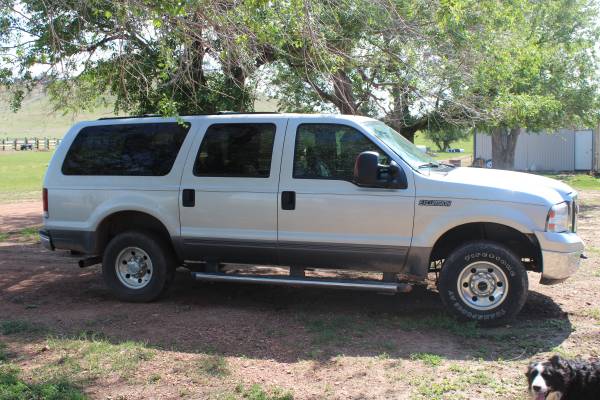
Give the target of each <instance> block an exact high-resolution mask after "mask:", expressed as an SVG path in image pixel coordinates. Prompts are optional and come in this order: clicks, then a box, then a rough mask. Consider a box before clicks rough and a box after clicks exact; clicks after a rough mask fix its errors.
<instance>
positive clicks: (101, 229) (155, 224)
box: [96, 211, 172, 255]
mask: <svg viewBox="0 0 600 400" xmlns="http://www.w3.org/2000/svg"><path fill="white" fill-rule="evenodd" d="M129 230H141V231H150V232H153V233H154V234H156V235H159V236H160V237H161V238H164V239H165V243H169V245H171V246H172V243H171V235H170V234H169V231H168V230H167V228H165V226H164V225H163V223H162V222H160V221H159V220H158V219H157V218H156V217H153V216H152V215H150V214H146V213H144V212H140V211H119V212H116V213H114V214H111V215H109V216H108V217H106V218H104V220H102V222H101V223H100V225H98V229H97V230H96V234H97V242H96V251H97V254H100V255H101V254H102V253H103V252H104V248H105V247H106V245H107V244H108V242H110V240H111V239H112V238H113V237H115V236H116V235H118V234H119V233H121V232H125V231H129Z"/></svg>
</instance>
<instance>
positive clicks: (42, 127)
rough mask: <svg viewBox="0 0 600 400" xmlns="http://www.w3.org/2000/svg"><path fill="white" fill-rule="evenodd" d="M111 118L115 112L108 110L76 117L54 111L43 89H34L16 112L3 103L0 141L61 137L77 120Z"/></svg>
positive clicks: (0, 111) (0, 104) (104, 109)
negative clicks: (16, 138)
mask: <svg viewBox="0 0 600 400" xmlns="http://www.w3.org/2000/svg"><path fill="white" fill-rule="evenodd" d="M111 115H113V112H112V109H111V108H108V107H104V108H99V109H97V110H93V111H89V112H80V113H77V114H71V113H70V114H64V113H62V112H53V106H52V105H51V104H50V101H49V98H48V96H46V95H45V93H44V92H43V91H41V90H34V91H33V92H32V93H31V95H29V96H27V97H26V98H25V99H24V101H23V106H22V107H21V109H20V110H19V111H17V112H16V113H15V112H13V111H12V110H10V108H9V106H8V104H7V103H6V102H2V103H0V138H15V137H18V138H24V137H28V138H33V137H38V138H43V137H50V138H62V137H63V135H64V134H65V133H66V132H67V130H68V129H69V127H70V126H71V125H73V124H74V123H75V122H77V121H85V120H92V119H97V118H99V117H102V116H111Z"/></svg>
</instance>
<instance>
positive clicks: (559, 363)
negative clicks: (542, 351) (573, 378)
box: [550, 355, 567, 368]
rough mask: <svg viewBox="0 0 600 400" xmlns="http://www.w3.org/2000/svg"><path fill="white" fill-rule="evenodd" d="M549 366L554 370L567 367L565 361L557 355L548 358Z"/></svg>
mask: <svg viewBox="0 0 600 400" xmlns="http://www.w3.org/2000/svg"><path fill="white" fill-rule="evenodd" d="M550 364H552V366H553V367H556V368H565V367H567V361H566V360H565V359H564V358H562V357H561V356H559V355H555V356H552V358H550Z"/></svg>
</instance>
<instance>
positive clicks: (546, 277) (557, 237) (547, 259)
mask: <svg viewBox="0 0 600 400" xmlns="http://www.w3.org/2000/svg"><path fill="white" fill-rule="evenodd" d="M536 237H537V239H538V242H539V243H540V247H541V248H542V265H543V267H542V279H541V281H540V283H542V284H545V285H551V284H554V283H559V282H562V281H564V280H565V279H567V278H569V277H570V276H572V275H573V274H575V272H577V269H578V268H579V264H580V262H581V255H582V254H583V249H584V245H583V241H582V240H581V238H580V237H579V236H577V234H576V233H573V232H565V233H553V232H536Z"/></svg>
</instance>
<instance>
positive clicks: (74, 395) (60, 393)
mask: <svg viewBox="0 0 600 400" xmlns="http://www.w3.org/2000/svg"><path fill="white" fill-rule="evenodd" d="M0 399H6V400H9V399H10V400H30V399H31V400H83V399H86V396H85V395H84V394H83V393H82V392H81V391H80V390H79V388H78V387H77V386H75V385H74V384H72V383H71V382H70V381H69V380H67V379H64V378H63V379H58V380H51V381H47V382H42V383H27V382H25V381H23V380H22V379H21V378H20V371H19V369H18V368H17V367H15V366H13V365H10V364H1V365H0Z"/></svg>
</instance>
